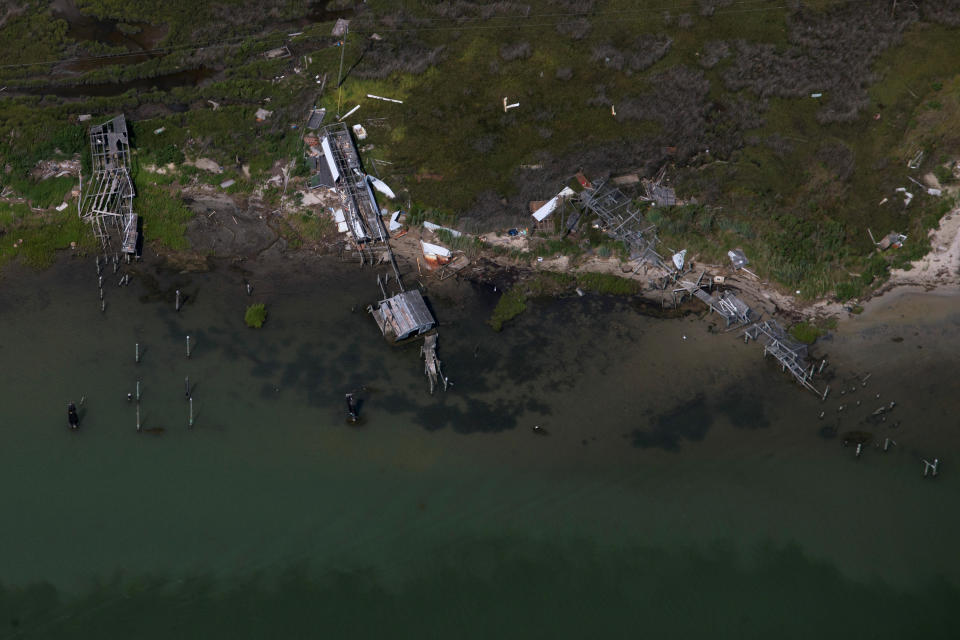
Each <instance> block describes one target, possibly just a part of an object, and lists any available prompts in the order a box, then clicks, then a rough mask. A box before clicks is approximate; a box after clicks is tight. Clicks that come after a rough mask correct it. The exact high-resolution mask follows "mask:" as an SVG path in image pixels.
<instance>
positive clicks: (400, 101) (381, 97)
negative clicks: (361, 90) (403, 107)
mask: <svg viewBox="0 0 960 640" xmlns="http://www.w3.org/2000/svg"><path fill="white" fill-rule="evenodd" d="M367 97H368V98H373V99H374V100H383V101H384V102H395V103H397V104H403V100H394V99H393V98H384V97H383V96H375V95H373V94H372V93H368V94H367Z"/></svg>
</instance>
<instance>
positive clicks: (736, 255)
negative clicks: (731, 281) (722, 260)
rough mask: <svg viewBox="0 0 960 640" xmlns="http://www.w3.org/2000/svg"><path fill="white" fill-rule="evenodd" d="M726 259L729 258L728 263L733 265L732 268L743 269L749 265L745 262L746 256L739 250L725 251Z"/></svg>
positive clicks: (747, 261) (748, 262)
mask: <svg viewBox="0 0 960 640" xmlns="http://www.w3.org/2000/svg"><path fill="white" fill-rule="evenodd" d="M727 257H728V258H730V262H732V263H733V268H734V269H735V270H736V269H743V268H744V267H745V266H747V265H748V264H750V261H749V260H747V256H746V254H745V253H744V252H743V251H741V250H740V249H731V250H729V251H727Z"/></svg>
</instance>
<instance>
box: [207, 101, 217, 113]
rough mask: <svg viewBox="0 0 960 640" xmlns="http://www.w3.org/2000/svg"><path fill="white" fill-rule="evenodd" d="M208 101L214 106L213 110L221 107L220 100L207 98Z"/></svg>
mask: <svg viewBox="0 0 960 640" xmlns="http://www.w3.org/2000/svg"><path fill="white" fill-rule="evenodd" d="M207 103H208V104H209V105H210V106H211V107H213V110H214V111H216V110H217V109H219V108H220V103H219V102H214V101H213V100H207Z"/></svg>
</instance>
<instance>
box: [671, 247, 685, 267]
mask: <svg viewBox="0 0 960 640" xmlns="http://www.w3.org/2000/svg"><path fill="white" fill-rule="evenodd" d="M686 255H687V250H686V249H681V250H680V251H678V252H677V253H675V254H673V266H675V267H676V268H677V271H679V270H681V269H683V259H684V258H685V257H686Z"/></svg>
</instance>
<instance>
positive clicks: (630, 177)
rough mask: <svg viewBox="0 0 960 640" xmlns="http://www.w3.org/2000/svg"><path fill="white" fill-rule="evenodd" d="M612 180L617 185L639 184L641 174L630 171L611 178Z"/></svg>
mask: <svg viewBox="0 0 960 640" xmlns="http://www.w3.org/2000/svg"><path fill="white" fill-rule="evenodd" d="M611 180H612V181H613V184H615V185H617V186H618V187H629V186H631V185H635V184H638V183H639V182H640V176H638V175H637V174H635V173H628V174H627V175H624V176H616V177H614V178H611Z"/></svg>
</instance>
